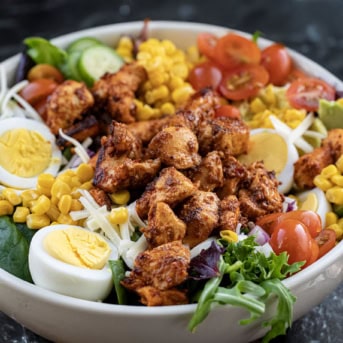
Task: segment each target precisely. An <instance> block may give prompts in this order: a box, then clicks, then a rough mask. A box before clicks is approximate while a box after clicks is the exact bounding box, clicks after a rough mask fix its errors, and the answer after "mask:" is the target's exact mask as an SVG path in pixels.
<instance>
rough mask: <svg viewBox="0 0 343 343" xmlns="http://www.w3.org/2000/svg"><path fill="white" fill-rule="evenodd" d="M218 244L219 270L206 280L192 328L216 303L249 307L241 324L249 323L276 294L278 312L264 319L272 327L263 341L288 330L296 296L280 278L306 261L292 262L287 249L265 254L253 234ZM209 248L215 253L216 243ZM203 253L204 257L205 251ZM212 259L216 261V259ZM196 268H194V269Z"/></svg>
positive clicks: (211, 252)
mask: <svg viewBox="0 0 343 343" xmlns="http://www.w3.org/2000/svg"><path fill="white" fill-rule="evenodd" d="M216 244H217V245H218V246H219V247H223V248H225V251H224V253H223V254H222V255H220V256H219V258H218V262H217V266H218V268H217V270H218V271H219V272H218V274H217V275H216V276H215V277H212V278H210V279H209V280H208V281H207V282H206V284H205V286H204V288H203V290H202V291H201V293H200V295H199V297H198V300H197V302H198V304H197V308H196V310H195V312H194V314H193V316H192V318H191V320H190V322H189V324H188V328H189V330H191V331H194V330H195V329H196V327H197V326H198V325H199V324H200V323H201V322H202V321H203V320H204V319H205V318H206V317H207V315H208V314H209V312H210V311H211V309H212V308H213V306H214V305H228V304H229V305H232V306H240V307H243V308H245V309H247V310H248V311H249V313H250V317H249V318H246V319H242V320H241V321H240V324H241V325H246V324H249V323H251V322H252V321H254V320H256V319H258V318H260V317H261V316H262V315H263V314H264V313H265V309H266V303H267V301H268V299H269V298H270V297H271V296H276V299H277V301H278V305H277V309H276V311H277V313H276V315H275V316H274V317H273V319H271V320H269V321H266V322H264V323H263V326H265V327H270V330H269V331H268V332H267V334H266V335H265V337H264V339H263V343H267V342H269V341H270V340H271V339H272V338H274V337H276V336H279V335H283V334H285V333H286V330H287V328H288V327H290V326H291V323H292V316H293V304H294V302H295V300H296V298H295V297H294V296H293V295H292V294H291V292H290V291H289V290H288V289H287V287H285V286H284V284H283V283H282V282H281V280H282V279H284V278H285V277H287V276H289V275H291V274H293V273H295V272H297V271H299V270H300V268H301V266H302V265H303V264H304V263H303V262H297V263H294V264H292V265H289V264H288V263H287V260H288V256H287V254H286V253H281V254H280V255H276V254H274V253H271V254H270V255H269V256H265V255H264V254H263V253H261V252H259V251H257V250H256V249H255V247H256V246H257V244H256V243H255V241H254V237H248V238H246V239H244V240H243V241H240V242H238V243H227V242H226V241H224V240H221V241H218V243H216ZM217 249H218V250H220V248H217ZM207 250H209V253H210V254H211V255H212V256H213V247H212V248H211V247H210V248H209V249H207ZM202 255H203V258H202V260H204V256H205V255H206V251H204V252H203V254H202ZM211 262H212V265H213V260H211ZM191 266H192V263H191ZM212 269H213V266H212ZM195 270H196V269H194V268H193V273H194V271H195ZM224 276H225V277H224Z"/></svg>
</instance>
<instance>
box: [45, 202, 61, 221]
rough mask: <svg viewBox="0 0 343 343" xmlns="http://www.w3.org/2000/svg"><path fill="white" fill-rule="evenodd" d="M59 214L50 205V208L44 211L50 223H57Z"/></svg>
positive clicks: (52, 205)
mask: <svg viewBox="0 0 343 343" xmlns="http://www.w3.org/2000/svg"><path fill="white" fill-rule="evenodd" d="M60 214H61V212H60V211H59V210H58V208H57V206H56V205H55V204H51V205H50V208H49V209H48V210H47V211H46V215H47V216H48V217H49V218H50V220H51V221H57V219H58V217H59V215H60Z"/></svg>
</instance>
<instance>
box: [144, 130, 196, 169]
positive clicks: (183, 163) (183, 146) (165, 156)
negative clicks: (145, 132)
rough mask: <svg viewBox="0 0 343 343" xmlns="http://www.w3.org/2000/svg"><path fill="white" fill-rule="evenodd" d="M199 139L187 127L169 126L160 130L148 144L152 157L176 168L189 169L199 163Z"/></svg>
mask: <svg viewBox="0 0 343 343" xmlns="http://www.w3.org/2000/svg"><path fill="white" fill-rule="evenodd" d="M198 149H199V146H198V140H197V138H196V136H195V134H194V133H193V132H192V131H191V130H190V129H189V128H187V127H176V126H169V127H166V128H164V129H163V130H162V131H160V132H159V133H158V134H157V135H156V136H155V137H154V138H153V139H152V140H151V142H150V144H149V146H148V150H149V154H150V156H151V157H152V158H159V159H160V160H161V161H162V163H163V164H165V165H167V166H173V167H175V168H176V169H188V168H191V167H195V166H197V165H199V163H200V161H201V157H200V155H199V154H198Z"/></svg>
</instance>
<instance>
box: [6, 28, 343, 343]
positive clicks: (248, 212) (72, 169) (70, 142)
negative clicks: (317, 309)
mask: <svg viewBox="0 0 343 343" xmlns="http://www.w3.org/2000/svg"><path fill="white" fill-rule="evenodd" d="M24 44H25V51H24V52H23V53H22V54H20V55H18V56H15V57H13V58H12V59H9V60H7V61H4V62H3V63H2V64H1V69H0V72H1V75H0V76H1V79H0V81H1V89H0V105H1V113H0V123H1V125H0V152H1V153H0V187H1V189H0V192H1V193H0V197H1V198H0V267H1V269H0V290H1V294H4V296H2V297H1V300H0V309H1V310H3V311H4V312H5V313H7V314H9V315H11V316H13V317H15V318H17V319H18V320H19V321H20V322H22V323H23V324H24V325H26V326H27V327H29V328H30V329H32V330H34V331H36V332H37V333H40V334H41V335H43V336H45V337H47V338H49V339H51V340H54V341H63V342H68V341H70V342H78V341H80V342H88V341H89V342H90V341H94V339H98V340H101V341H102V342H106V341H112V340H113V339H114V337H119V338H120V340H121V341H124V342H126V341H132V340H133V341H142V339H143V340H144V341H145V340H149V341H153V342H159V341H161V339H163V340H165V341H170V342H174V341H176V340H180V341H182V342H206V341H208V340H209V339H220V340H225V338H226V337H230V338H231V339H232V340H233V341H235V342H248V341H251V340H253V339H256V338H259V337H263V341H264V342H269V341H270V340H271V339H273V338H274V337H276V336H278V335H282V334H285V333H286V330H287V328H289V327H290V326H291V324H292V321H293V320H294V319H296V318H298V317H300V316H301V315H303V314H305V313H306V312H307V311H308V310H310V309H311V308H312V307H313V306H315V305H316V304H317V303H318V302H320V301H321V300H322V299H323V298H324V297H325V295H327V294H328V293H329V292H330V291H332V290H333V289H334V288H335V287H336V286H338V285H339V284H340V282H341V281H342V280H343V273H342V267H341V265H342V258H343V257H342V256H343V252H342V243H341V240H342V237H343V182H342V180H343V99H342V98H341V95H340V94H341V91H342V82H341V81H339V80H338V79H337V78H335V77H334V76H333V75H332V74H330V73H329V72H328V71H326V70H325V69H323V68H321V67H320V66H318V65H317V64H315V63H314V62H312V61H310V60H308V59H307V58H305V57H304V56H301V55H299V54H298V53H296V52H294V51H291V50H290V49H288V48H287V47H285V46H284V45H282V44H281V43H274V42H271V41H268V40H266V39H264V38H263V37H260V36H259V35H258V34H248V33H243V32H238V31H234V30H230V29H227V28H222V27H216V26H211V25H203V24H189V23H179V22H149V21H145V22H144V23H143V22H135V23H126V24H117V25H110V26H104V27H99V28H95V29H90V30H85V31H80V32H77V33H74V34H70V35H67V36H63V37H60V38H57V39H55V40H52V41H48V40H46V39H44V38H43V37H28V38H27V39H25V41H24ZM38 318H39V320H38ZM166 336H167V337H166Z"/></svg>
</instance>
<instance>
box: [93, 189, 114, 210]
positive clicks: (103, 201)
mask: <svg viewBox="0 0 343 343" xmlns="http://www.w3.org/2000/svg"><path fill="white" fill-rule="evenodd" d="M89 193H90V195H91V196H92V197H93V199H94V200H95V202H96V203H97V204H98V205H99V206H106V208H107V210H110V209H111V205H112V202H111V199H110V197H109V196H108V195H107V193H106V192H104V191H103V190H102V189H100V188H97V187H94V188H91V189H90V190H89Z"/></svg>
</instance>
